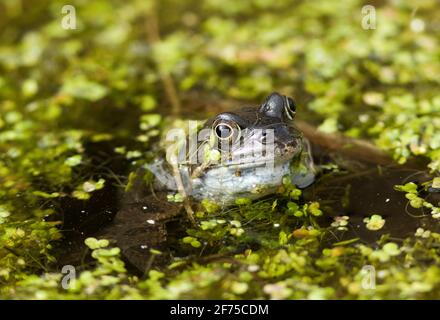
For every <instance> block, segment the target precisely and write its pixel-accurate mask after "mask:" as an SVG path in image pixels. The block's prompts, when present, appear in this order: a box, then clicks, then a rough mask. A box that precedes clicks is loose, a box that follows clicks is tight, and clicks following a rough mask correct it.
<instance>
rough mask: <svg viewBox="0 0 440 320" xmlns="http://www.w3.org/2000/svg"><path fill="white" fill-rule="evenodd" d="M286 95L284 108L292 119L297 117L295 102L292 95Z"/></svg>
mask: <svg viewBox="0 0 440 320" xmlns="http://www.w3.org/2000/svg"><path fill="white" fill-rule="evenodd" d="M284 97H285V99H286V101H285V103H284V109H285V112H286V116H287V118H289V119H290V120H293V118H294V117H295V114H296V105H295V102H294V101H293V99H292V98H290V97H287V96H284Z"/></svg>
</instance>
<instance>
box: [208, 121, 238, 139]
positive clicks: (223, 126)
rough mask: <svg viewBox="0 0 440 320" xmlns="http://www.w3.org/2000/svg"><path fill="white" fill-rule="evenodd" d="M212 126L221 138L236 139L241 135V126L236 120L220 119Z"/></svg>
mask: <svg viewBox="0 0 440 320" xmlns="http://www.w3.org/2000/svg"><path fill="white" fill-rule="evenodd" d="M212 128H213V131H214V133H215V135H216V137H217V138H218V139H219V140H230V141H236V140H237V138H238V137H240V126H239V125H238V124H237V123H235V122H234V121H227V120H223V119H219V120H218V121H215V122H214V124H213V126H212Z"/></svg>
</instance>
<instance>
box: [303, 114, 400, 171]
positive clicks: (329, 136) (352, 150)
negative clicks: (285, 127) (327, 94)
mask: <svg viewBox="0 0 440 320" xmlns="http://www.w3.org/2000/svg"><path fill="white" fill-rule="evenodd" d="M295 124H296V126H297V127H298V128H299V129H300V130H301V131H302V132H303V133H304V136H305V137H306V138H307V139H309V141H310V142H311V143H313V144H316V145H320V146H322V147H324V148H326V149H329V150H331V151H338V152H339V153H341V154H343V155H345V156H347V157H349V158H351V159H355V160H359V161H365V162H369V163H374V164H380V165H387V164H391V163H393V159H392V157H391V156H389V155H388V154H386V153H385V152H383V151H382V150H380V149H379V148H377V147H375V146H374V145H373V144H371V143H370V142H368V141H365V140H362V139H353V138H349V137H345V136H343V135H341V134H338V133H324V132H321V131H319V130H318V129H317V128H316V127H314V126H312V125H311V124H309V123H307V122H304V121H295Z"/></svg>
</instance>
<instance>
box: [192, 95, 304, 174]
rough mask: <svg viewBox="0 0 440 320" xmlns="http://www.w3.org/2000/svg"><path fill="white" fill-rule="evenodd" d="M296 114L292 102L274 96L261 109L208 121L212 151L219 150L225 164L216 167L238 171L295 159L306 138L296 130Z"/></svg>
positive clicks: (280, 96)
mask: <svg viewBox="0 0 440 320" xmlns="http://www.w3.org/2000/svg"><path fill="white" fill-rule="evenodd" d="M295 112H296V106H295V103H294V102H293V100H292V98H289V97H287V96H283V95H280V94H279V93H272V94H271V95H270V96H269V97H268V98H267V99H266V100H265V101H264V103H263V104H262V105H261V106H259V107H258V108H255V107H254V108H244V109H242V110H238V111H237V112H224V113H220V114H218V115H217V116H216V117H214V118H212V119H210V120H208V121H207V122H206V123H205V125H204V129H205V130H210V132H211V136H210V138H211V139H210V140H209V141H210V142H211V144H210V146H211V148H212V149H211V150H218V151H219V152H220V153H221V160H222V161H219V162H218V163H217V164H213V166H212V167H217V166H223V167H224V166H235V167H236V168H237V170H238V169H240V166H244V167H248V168H250V167H252V166H259V165H261V164H262V163H264V162H267V161H273V162H274V163H279V162H285V161H288V160H290V159H292V158H293V157H294V156H295V155H297V154H298V153H300V152H301V150H302V144H301V141H302V134H301V133H300V132H299V131H298V130H297V129H296V128H295V127H294V126H293V118H294V116H295ZM213 142H214V143H213ZM203 144H206V140H205V141H203V140H202V141H201V142H200V145H203Z"/></svg>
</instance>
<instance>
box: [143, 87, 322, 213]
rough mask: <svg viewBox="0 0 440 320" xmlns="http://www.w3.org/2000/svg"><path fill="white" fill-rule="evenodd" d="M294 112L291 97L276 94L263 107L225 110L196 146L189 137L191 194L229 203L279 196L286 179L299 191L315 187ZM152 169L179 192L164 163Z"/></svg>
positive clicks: (186, 175) (184, 170)
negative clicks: (294, 119)
mask: <svg viewBox="0 0 440 320" xmlns="http://www.w3.org/2000/svg"><path fill="white" fill-rule="evenodd" d="M295 112H296V107H295V103H294V102H293V100H292V99H291V98H289V97H286V96H283V95H280V94H278V93H272V94H271V95H270V96H269V97H268V98H267V99H266V100H265V101H264V102H263V103H262V104H261V105H260V106H258V107H251V108H241V109H240V110H238V111H234V112H223V113H220V114H218V115H217V116H215V117H213V118H211V119H209V120H208V121H206V122H205V124H204V125H203V127H202V128H201V130H200V131H199V132H198V133H197V142H196V143H191V140H190V139H189V138H188V141H187V142H189V143H186V144H184V147H183V148H181V149H180V150H181V152H180V154H183V158H184V159H185V160H184V161H181V162H179V165H178V168H179V171H180V176H181V180H182V183H181V184H184V187H185V188H186V189H187V190H186V192H187V194H191V195H192V196H193V197H194V198H196V199H198V200H201V199H204V198H209V199H214V200H215V201H217V202H218V203H220V204H223V205H228V204H231V203H233V202H234V200H235V199H236V198H237V197H247V198H251V199H256V198H259V197H262V196H264V195H267V194H271V193H274V192H275V191H276V190H277V188H278V187H279V186H280V185H281V184H282V180H283V177H285V176H289V177H290V178H291V180H292V182H293V183H295V184H297V185H298V186H300V187H305V186H307V185H309V184H310V183H312V182H313V178H314V174H313V170H310V169H313V168H312V167H313V164H312V162H311V161H310V159H311V158H310V157H305V156H304V155H306V154H307V152H304V151H303V149H304V148H307V146H308V144H307V143H305V140H304V139H303V137H302V133H301V132H300V131H299V130H298V129H296V128H295V127H294V125H293V118H294V116H295ZM188 146H189V149H188V148H187V147H188ZM194 155H196V157H195V156H194ZM194 160H196V161H194ZM297 164H301V167H302V168H305V174H304V170H301V171H300V170H297V168H298V166H297ZM149 168H150V170H151V171H152V172H153V173H155V175H156V177H158V178H159V180H161V182H162V184H166V185H167V187H168V188H169V189H173V190H176V189H177V185H176V184H175V183H172V182H171V183H169V182H170V181H171V180H173V179H172V176H170V175H169V174H168V176H167V170H165V169H164V168H163V167H162V166H161V165H160V163H159V164H158V163H156V165H151V166H150V167H149ZM161 177H167V178H166V179H160V178H161ZM174 177H175V174H174Z"/></svg>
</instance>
